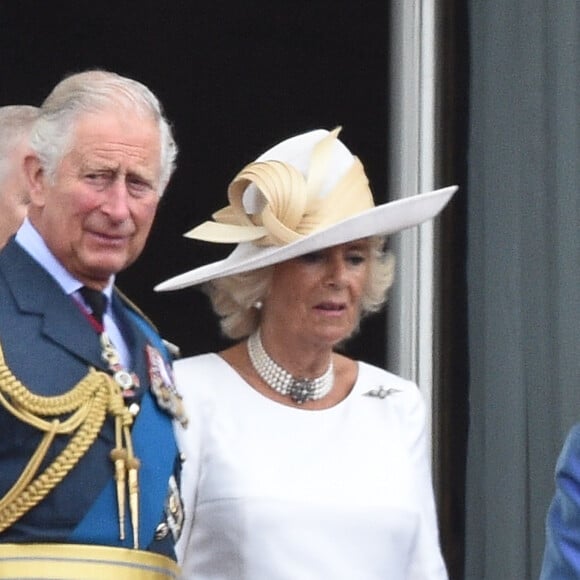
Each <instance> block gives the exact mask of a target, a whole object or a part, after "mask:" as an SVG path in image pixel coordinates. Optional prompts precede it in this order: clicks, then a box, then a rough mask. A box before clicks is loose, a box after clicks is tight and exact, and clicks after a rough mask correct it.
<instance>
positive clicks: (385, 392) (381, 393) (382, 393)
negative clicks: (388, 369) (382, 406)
mask: <svg viewBox="0 0 580 580" xmlns="http://www.w3.org/2000/svg"><path fill="white" fill-rule="evenodd" d="M396 392H398V391H397V389H393V388H389V389H385V387H383V386H382V385H381V386H380V387H378V388H377V389H371V390H370V391H367V392H366V393H363V396H365V397H378V398H379V399H384V398H385V397H388V396H389V395H392V394H393V393H396Z"/></svg>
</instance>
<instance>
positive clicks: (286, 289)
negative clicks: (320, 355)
mask: <svg viewBox="0 0 580 580" xmlns="http://www.w3.org/2000/svg"><path fill="white" fill-rule="evenodd" d="M370 254H371V252H370V242H369V240H368V239H362V240H356V241H353V242H349V243H347V244H341V245H339V246H333V247H332V248H328V249H325V250H320V251H317V252H313V253H311V254H306V255H304V256H300V257H298V258H294V259H292V260H288V261H287V262H282V263H280V264H277V265H276V266H275V267H274V272H273V275H272V281H271V285H270V290H269V292H268V295H267V297H266V299H265V301H264V311H263V315H262V332H263V334H264V336H265V335H266V334H268V333H273V334H275V335H276V336H278V337H282V338H284V337H286V338H288V339H289V338H290V337H299V338H300V340H301V341H306V342H311V343H313V344H316V345H322V344H324V345H325V346H330V347H332V346H334V345H335V344H337V343H339V342H340V341H342V340H344V339H345V338H347V337H348V336H349V335H350V334H351V333H352V332H353V330H354V329H355V328H356V327H357V325H358V322H359V317H360V304H361V296H362V293H363V291H364V289H365V286H366V284H367V280H368V277H369V270H370V265H369V261H370Z"/></svg>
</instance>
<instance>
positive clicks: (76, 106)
mask: <svg viewBox="0 0 580 580" xmlns="http://www.w3.org/2000/svg"><path fill="white" fill-rule="evenodd" d="M112 107H114V108H115V109H118V108H119V107H121V108H124V109H127V110H129V111H131V112H137V113H138V114H140V115H143V116H144V117H149V118H152V119H153V120H154V121H155V122H156V124H157V126H158V127H159V135H160V143H161V159H160V166H161V173H160V184H159V189H160V191H159V193H160V194H162V193H163V191H164V190H165V188H166V187H167V184H168V183H169V179H170V178H171V174H172V173H173V171H174V170H175V159H176V157H177V145H176V143H175V140H174V138H173V134H172V130H171V126H170V124H169V122H168V121H167V119H166V118H165V114H164V112H163V108H162V105H161V103H160V102H159V100H158V99H157V97H156V96H155V95H154V94H153V93H152V92H151V90H149V88H147V87H146V86H145V85H144V84H142V83H140V82H138V81H136V80H133V79H130V78H126V77H123V76H120V75H118V74H116V73H113V72H109V71H104V70H87V71H84V72H80V73H75V74H72V75H70V76H68V77H65V78H64V79H63V80H62V81H60V82H59V83H58V84H57V85H56V86H55V87H54V89H53V90H52V92H51V93H50V94H49V95H48V97H46V99H45V100H44V102H43V103H42V106H41V113H40V117H39V118H38V121H37V122H36V123H35V125H34V128H33V131H32V137H31V146H32V149H33V150H34V152H35V153H36V155H37V156H38V158H39V159H40V163H41V165H42V167H43V169H44V170H45V172H46V173H47V175H48V177H49V179H54V177H55V174H56V170H57V167H58V165H59V163H60V162H61V161H62V159H63V158H64V157H65V156H66V155H67V153H69V152H70V147H71V146H72V138H73V134H74V127H75V121H76V120H77V119H78V117H79V116H80V115H81V114H84V113H99V112H102V111H105V110H108V109H111V108H112Z"/></svg>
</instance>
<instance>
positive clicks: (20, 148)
mask: <svg viewBox="0 0 580 580" xmlns="http://www.w3.org/2000/svg"><path fill="white" fill-rule="evenodd" d="M27 152H28V147H27V145H26V141H25V139H24V138H22V139H21V141H20V142H19V143H17V145H16V146H15V147H14V148H13V149H12V152H11V154H10V157H9V159H7V160H6V164H5V165H6V173H4V174H3V176H2V179H1V180H0V248H1V247H2V246H4V244H5V243H6V242H7V241H8V238H9V237H10V236H11V235H12V234H13V233H15V232H16V230H17V229H18V228H19V227H20V224H21V223H22V221H23V220H24V218H25V216H26V210H27V207H28V184H27V182H26V178H25V175H24V167H23V163H24V157H25V156H26V154H27Z"/></svg>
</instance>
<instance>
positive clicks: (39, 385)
mask: <svg viewBox="0 0 580 580" xmlns="http://www.w3.org/2000/svg"><path fill="white" fill-rule="evenodd" d="M112 308H113V311H114V314H115V317H116V319H117V321H118V323H119V325H120V327H121V330H122V332H123V336H124V338H125V340H126V342H127V345H128V347H129V350H130V352H131V354H132V357H133V364H132V369H131V370H132V371H133V372H134V373H136V375H137V376H138V382H139V385H140V387H139V389H137V390H136V393H135V395H134V399H133V402H135V403H136V404H137V405H138V406H139V412H138V413H137V414H136V416H135V418H134V420H133V424H132V425H131V426H130V427H129V429H128V432H129V433H130V435H129V439H130V440H131V441H130V445H131V446H132V447H133V449H132V452H133V453H134V456H135V458H136V459H137V460H138V462H139V469H138V477H139V510H138V511H139V516H138V522H139V524H138V528H139V530H138V537H139V543H140V546H139V547H140V548H141V549H142V550H149V551H153V552H158V553H161V554H165V555H167V556H169V557H171V558H175V554H174V549H173V547H174V543H175V541H176V539H177V537H178V535H179V532H180V523H181V519H182V511H181V505H180V500H179V493H178V489H177V487H178V486H177V482H178V481H179V468H180V459H179V454H178V450H177V447H176V444H175V440H174V435H173V419H174V416H173V414H174V409H172V407H171V405H167V401H165V403H164V401H163V400H161V399H162V398H163V397H159V393H158V392H157V396H156V395H155V393H154V392H153V390H152V389H151V388H150V387H151V383H152V381H155V380H156V378H159V377H155V376H154V375H153V374H152V361H151V353H152V352H153V353H155V354H157V355H158V358H159V359H160V360H162V361H163V364H164V365H167V366H169V364H170V361H169V360H168V355H167V353H166V352H164V348H163V345H162V343H161V340H160V339H159V337H158V335H157V333H156V332H155V331H154V329H153V328H152V327H151V325H150V324H149V323H148V322H147V321H146V320H145V319H144V317H143V316H142V315H141V314H140V313H139V312H137V311H136V309H134V308H133V307H132V306H131V305H129V304H128V303H127V302H126V301H125V300H123V298H122V297H121V296H120V295H119V294H118V293H117V292H114V294H113V299H112ZM0 347H1V348H2V352H3V357H4V363H5V365H4V366H3V368H0V395H2V399H1V401H0V432H2V433H3V434H4V435H3V437H2V438H0V506H2V508H3V509H0V526H2V521H5V522H6V521H9V520H10V519H11V518H12V517H13V516H11V515H10V512H11V510H12V506H13V505H14V504H15V502H16V501H17V499H18V498H16V499H14V501H11V502H8V504H9V505H3V504H2V498H5V495H6V494H7V492H8V491H9V490H10V489H11V488H12V487H13V486H14V484H15V482H16V481H17V479H18V478H19V477H20V476H21V474H22V473H23V470H24V469H25V467H26V466H27V464H28V462H29V461H30V459H31V457H33V455H34V454H35V452H36V451H37V449H38V447H39V444H40V443H41V440H42V437H43V436H44V432H43V430H42V429H39V428H38V427H37V426H35V425H34V424H31V422H30V421H26V420H23V419H22V417H20V416H19V415H18V413H15V412H14V410H13V408H12V407H13V403H14V400H13V399H12V397H17V396H18V397H19V396H20V395H14V394H13V393H14V392H19V391H18V390H17V391H14V385H15V384H16V385H21V386H22V387H23V389H24V392H25V393H27V394H28V395H29V398H30V397H33V396H39V397H57V396H62V395H65V394H67V393H71V392H73V393H74V392H76V391H72V390H73V389H74V388H75V387H76V386H78V385H79V383H81V384H82V383H83V381H85V380H86V377H87V374H88V373H89V369H90V368H93V369H95V371H97V373H99V372H107V373H108V369H107V365H106V364H105V363H104V361H103V359H102V356H101V355H102V348H101V344H100V341H99V336H98V334H97V333H96V332H94V331H93V330H92V329H91V327H90V325H89V322H88V321H87V318H86V315H85V314H84V313H83V312H82V311H81V309H80V308H79V307H78V305H77V304H76V303H75V302H74V301H73V300H72V299H71V297H69V296H67V295H66V294H65V293H64V292H63V290H62V288H61V287H60V286H59V285H58V283H56V281H55V280H54V279H53V278H52V276H50V275H49V274H48V273H47V272H46V271H45V270H44V268H42V267H41V266H40V265H39V264H38V263H37V262H36V261H35V260H34V259H33V258H32V257H31V256H30V255H29V254H28V253H27V252H26V251H25V250H23V248H22V247H20V245H19V244H18V243H17V242H16V241H15V240H14V239H12V240H11V241H10V242H9V244H8V245H7V246H6V247H5V248H4V250H3V251H2V252H1V253H0ZM148 356H149V358H148ZM161 357H163V358H161ZM157 362H159V361H157ZM153 366H155V365H153ZM99 376H101V375H99ZM108 376H110V375H109V373H108ZM15 381H16V382H15ZM161 382H162V383H163V382H167V381H165V380H164V379H163V380H162V381H161ZM157 386H158V387H159V385H157ZM9 387H10V388H12V390H10V389H9ZM161 388H162V389H166V390H164V391H163V395H164V396H165V395H167V394H169V395H171V396H173V395H174V392H173V391H172V385H168V384H162V386H161ZM157 391H158V389H157ZM165 398H167V397H165ZM170 398H171V397H170ZM91 400H92V399H91ZM175 400H178V398H177V399H175ZM43 401H45V402H48V401H49V399H46V400H42V399H41V400H40V403H41V405H40V406H41V408H42V407H43V405H42V402H43ZM160 401H161V403H162V404H159V402H160ZM87 405H88V406H87V408H90V409H92V408H93V407H91V403H87ZM45 406H46V405H45ZM89 414H90V411H89ZM69 415H70V413H63V414H62V416H60V417H58V418H59V419H60V420H61V422H64V421H65V420H66V419H67V417H68V416H69ZM45 420H46V422H47V423H48V422H49V421H50V420H52V418H49V417H46V418H45ZM87 431H88V428H87ZM77 433H78V428H77V429H76V430H73V431H71V432H70V433H59V434H57V435H55V436H54V439H53V440H52V441H51V443H50V445H49V448H48V451H47V453H46V454H45V456H44V458H43V460H42V464H41V465H40V466H39V467H38V469H37V470H36V473H37V475H40V474H42V473H43V472H44V471H45V470H46V468H47V467H49V466H51V465H53V463H54V462H55V460H57V461H58V460H59V454H62V453H63V452H64V453H65V454H67V455H70V453H71V450H70V449H71V446H70V442H71V440H73V438H74V437H75V434H77ZM117 444H118V433H117V431H116V424H115V419H114V417H113V416H112V414H111V412H110V409H108V410H107V413H106V416H105V417H104V420H103V423H102V425H101V426H100V428H99V430H98V433H97V434H96V438H95V439H94V441H93V442H92V443H91V444H90V445H89V446H88V448H87V449H86V450H83V452H82V453H80V457H79V458H78V460H77V461H76V462H74V464H73V465H72V466H70V465H68V467H67V469H69V471H68V472H67V473H66V475H64V477H62V479H61V480H60V481H59V482H58V483H57V484H56V485H55V486H54V487H53V488H52V489H50V491H49V492H48V493H46V495H45V496H44V497H42V499H40V501H37V502H36V503H35V504H34V505H33V506H32V507H30V508H28V509H26V511H25V512H24V513H23V514H22V515H20V516H19V517H17V519H16V520H15V521H14V522H12V523H9V525H7V526H6V525H5V526H3V527H2V528H0V529H2V531H0V543H35V542H55V543H68V542H70V543H78V544H99V545H107V546H120V547H126V548H133V547H134V544H133V538H134V537H135V534H134V533H133V532H135V531H136V530H132V529H131V517H132V514H131V513H130V509H129V508H130V505H129V504H127V506H126V510H127V512H126V518H125V519H126V523H125V527H126V530H127V533H126V534H125V539H121V538H120V533H119V507H118V503H117V498H116V494H117V492H116V484H115V481H114V469H113V463H112V461H111V458H110V454H111V451H112V449H113V448H114V447H115V446H116V445H117ZM33 481H34V478H33ZM29 487H30V486H29ZM4 503H6V502H4Z"/></svg>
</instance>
